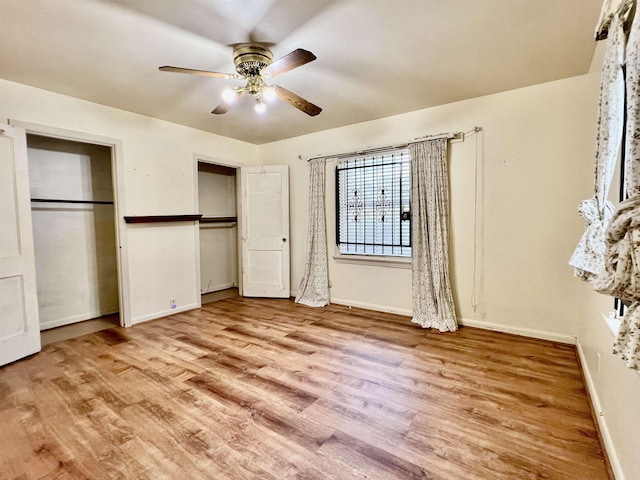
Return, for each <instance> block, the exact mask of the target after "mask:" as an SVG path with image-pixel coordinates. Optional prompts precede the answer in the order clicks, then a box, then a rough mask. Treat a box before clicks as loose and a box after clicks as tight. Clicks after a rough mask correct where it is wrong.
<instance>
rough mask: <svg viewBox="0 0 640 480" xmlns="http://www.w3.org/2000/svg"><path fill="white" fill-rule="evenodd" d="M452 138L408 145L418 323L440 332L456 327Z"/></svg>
mask: <svg viewBox="0 0 640 480" xmlns="http://www.w3.org/2000/svg"><path fill="white" fill-rule="evenodd" d="M448 143H449V142H448V140H447V139H446V138H439V139H434V140H426V141H424V142H420V143H413V144H411V145H409V152H410V153H411V210H412V212H411V252H412V267H413V278H412V280H413V281H412V300H413V319H412V320H411V321H412V322H414V323H417V324H419V325H421V326H422V327H423V328H437V329H438V330H440V331H441V332H454V331H456V330H457V329H458V322H457V320H456V312H455V306H454V303H453V295H452V294H451V284H450V281H449V233H448V230H449V228H448V227H449V174H448V171H447V148H448Z"/></svg>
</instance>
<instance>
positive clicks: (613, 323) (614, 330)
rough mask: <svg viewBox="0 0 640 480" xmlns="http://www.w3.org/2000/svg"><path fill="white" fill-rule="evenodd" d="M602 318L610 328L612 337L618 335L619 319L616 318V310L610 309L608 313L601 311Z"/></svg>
mask: <svg viewBox="0 0 640 480" xmlns="http://www.w3.org/2000/svg"><path fill="white" fill-rule="evenodd" d="M602 319H603V320H604V322H605V323H606V324H607V327H609V330H611V334H612V335H613V338H616V337H617V336H618V330H620V319H619V318H618V315H617V312H616V311H615V310H611V311H610V312H609V313H603V314H602Z"/></svg>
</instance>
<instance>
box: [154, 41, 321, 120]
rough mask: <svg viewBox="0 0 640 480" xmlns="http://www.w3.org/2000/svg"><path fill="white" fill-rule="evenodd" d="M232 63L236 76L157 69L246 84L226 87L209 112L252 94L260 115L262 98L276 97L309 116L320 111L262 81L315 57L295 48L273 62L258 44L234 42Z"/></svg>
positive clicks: (178, 69) (218, 109)
mask: <svg viewBox="0 0 640 480" xmlns="http://www.w3.org/2000/svg"><path fill="white" fill-rule="evenodd" d="M233 47H234V48H233V63H234V64H235V66H236V72H237V73H219V72H210V71H207V70H194V69H191V68H182V67H172V66H168V65H167V66H164V67H159V68H160V70H161V71H163V72H177V73H190V74H192V75H205V76H208V77H218V78H231V79H236V80H240V79H245V80H246V81H247V83H246V85H244V86H242V87H235V88H228V89H226V90H224V91H223V92H222V97H223V102H222V103H221V104H220V105H218V106H217V107H216V108H215V109H214V110H213V111H212V112H211V113H215V114H222V113H226V112H227V111H228V110H229V109H230V108H231V107H232V106H233V104H234V103H235V101H236V100H238V99H239V98H240V97H242V96H243V95H245V94H249V95H252V96H253V98H255V100H256V105H255V109H256V111H258V112H260V113H262V112H264V111H265V109H266V106H265V104H264V103H262V99H263V98H264V99H266V100H270V99H272V98H274V97H275V96H278V97H279V98H280V99H281V100H284V101H285V102H287V103H289V104H290V105H292V106H293V107H295V108H297V109H298V110H300V111H302V112H304V113H306V114H307V115H310V116H312V117H313V116H315V115H318V114H319V113H320V112H321V111H322V109H321V108H320V107H318V106H317V105H314V104H313V103H311V102H309V101H307V100H305V99H304V98H302V97H300V96H298V95H296V94H295V93H293V92H290V91H289V90H287V89H286V88H283V87H281V86H279V85H268V84H267V83H265V81H264V79H265V78H266V79H268V78H273V77H277V76H278V75H282V74H283V73H286V72H288V71H290V70H293V69H294V68H298V67H301V66H302V65H305V64H307V63H309V62H312V61H314V60H315V59H316V56H315V55H314V54H313V53H311V52H309V51H307V50H303V49H302V48H298V49H297V50H294V51H293V52H291V53H289V54H287V55H285V56H284V57H282V58H280V59H278V60H276V61H275V62H274V61H273V56H272V54H271V50H269V48H267V47H266V46H265V45H264V44H261V43H237V44H235V45H234V46H233Z"/></svg>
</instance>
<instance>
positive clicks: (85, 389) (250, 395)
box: [0, 297, 608, 480]
mask: <svg viewBox="0 0 640 480" xmlns="http://www.w3.org/2000/svg"><path fill="white" fill-rule="evenodd" d="M0 478H2V479H41V478H42V479H54V478H55V479H79V478H88V479H92V480H94V479H154V480H155V479H180V480H182V479H216V480H218V479H294V478H295V479H337V480H353V479H384V480H389V479H415V478H424V479H447V480H452V479H453V480H455V479H464V480H472V479H479V480H501V479H508V480H519V479H562V480H568V479H580V480H584V479H595V480H597V479H607V478H608V474H607V469H606V466H605V462H604V458H603V453H602V449H601V446H600V443H599V440H598V435H597V432H596V430H595V427H594V423H593V421H592V418H591V415H590V411H589V406H588V401H587V396H586V392H585V387H584V384H583V380H582V377H581V374H580V370H579V367H578V364H577V361H576V356H575V349H574V348H573V347H572V346H568V345H562V344H556V343H552V342H545V341H539V340H533V339H527V338H523V337H517V336H513V335H507V334H501V333H496V332H490V331H485V330H480V329H474V328H469V327H463V328H461V329H460V330H459V331H458V332H456V333H446V334H442V333H438V332H434V331H429V330H422V329H420V328H419V327H417V326H415V325H412V324H411V323H410V322H409V319H408V318H407V317H402V316H399V315H390V314H383V313H377V312H372V311H366V310H359V309H355V308H354V309H349V308H346V307H342V306H335V305H332V306H329V307H327V308H324V309H314V308H309V307H304V306H300V305H296V304H294V303H293V302H292V301H289V300H265V299H243V298H240V297H235V298H232V299H227V300H222V301H219V302H215V303H211V304H208V305H206V306H205V307H204V308H202V309H200V310H195V311H191V312H186V313H181V314H177V315H173V316H171V317H167V318H164V319H160V320H156V321H153V322H148V323H145V324H141V325H137V326H135V327H133V328H130V329H126V330H125V329H122V328H119V327H116V328H112V329H109V330H104V331H101V332H96V333H91V334H89V335H85V336H82V337H79V338H75V339H70V340H65V341H61V342H58V343H54V344H51V345H48V346H46V347H44V349H43V351H42V352H41V353H39V354H37V355H34V356H32V357H30V358H28V359H25V360H22V361H19V362H16V363H14V364H11V365H7V366H5V367H2V368H0Z"/></svg>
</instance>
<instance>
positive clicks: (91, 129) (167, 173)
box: [0, 80, 258, 323]
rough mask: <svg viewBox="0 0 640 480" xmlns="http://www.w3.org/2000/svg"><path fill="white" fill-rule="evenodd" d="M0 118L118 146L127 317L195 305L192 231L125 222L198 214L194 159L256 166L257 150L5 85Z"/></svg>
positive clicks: (191, 227) (186, 226)
mask: <svg viewBox="0 0 640 480" xmlns="http://www.w3.org/2000/svg"><path fill="white" fill-rule="evenodd" d="M0 118H1V119H3V121H6V120H7V119H13V120H19V121H22V122H28V123H35V124H41V125H45V126H50V127H56V128H59V129H66V130H72V131H78V132H83V133H85V134H92V135H97V136H103V137H109V138H112V139H115V140H117V141H120V142H121V145H122V159H121V161H122V165H121V166H122V170H121V171H120V172H118V175H119V177H120V179H121V181H122V187H123V188H122V191H121V192H120V195H121V196H122V200H123V202H122V203H121V204H120V205H119V208H120V212H119V214H120V217H119V218H118V222H119V223H118V228H119V229H120V233H121V235H120V236H121V239H122V240H123V253H124V254H125V255H126V258H127V261H126V265H125V267H126V272H125V274H126V278H125V282H126V283H127V285H128V288H127V292H126V293H127V297H128V299H129V300H130V305H129V309H128V312H127V313H128V315H129V317H130V319H131V321H132V322H133V323H136V322H139V321H144V320H149V319H152V318H158V317H160V316H162V315H165V314H168V313H171V312H174V311H179V310H182V309H188V308H193V307H195V306H197V300H198V296H199V291H198V287H197V280H196V274H195V272H196V271H197V265H196V262H197V255H196V245H197V241H196V239H197V235H198V228H197V225H196V224H194V222H188V223H170V224H148V225H145V224H141V225H128V224H125V223H124V221H123V219H122V216H124V215H171V214H188V213H198V212H196V211H195V210H196V207H195V203H196V199H195V187H194V186H195V179H196V172H195V162H194V160H193V159H194V154H200V155H203V156H208V157H212V158H218V159H221V160H225V159H226V160H229V161H230V162H232V163H245V164H253V163H256V159H257V149H258V147H257V146H255V145H251V144H248V143H245V142H240V141H237V140H233V139H229V138H225V137H221V136H219V135H213V134H209V133H205V132H202V131H200V130H195V129H193V128H188V127H183V126H180V125H176V124H172V123H169V122H165V121H162V120H158V119H154V118H150V117H145V116H142V115H137V114H134V113H130V112H125V111H122V110H117V109H114V108H109V107H105V106H102V105H97V104H94V103H90V102H86V101H83V100H79V99H76V98H72V97H68V96H64V95H59V94H55V93H51V92H48V91H45V90H40V89H36V88H32V87H29V86H26V85H21V84H17V83H13V82H7V81H2V80H0ZM172 298H173V299H176V303H177V308H176V310H172V309H171V307H170V303H169V300H170V299H172Z"/></svg>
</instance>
